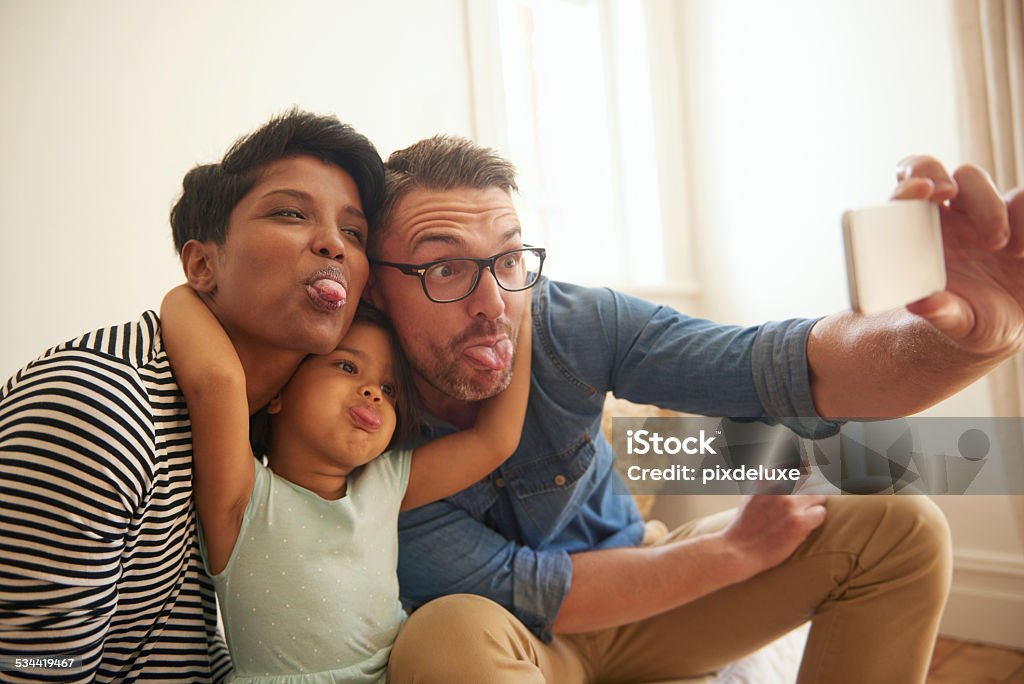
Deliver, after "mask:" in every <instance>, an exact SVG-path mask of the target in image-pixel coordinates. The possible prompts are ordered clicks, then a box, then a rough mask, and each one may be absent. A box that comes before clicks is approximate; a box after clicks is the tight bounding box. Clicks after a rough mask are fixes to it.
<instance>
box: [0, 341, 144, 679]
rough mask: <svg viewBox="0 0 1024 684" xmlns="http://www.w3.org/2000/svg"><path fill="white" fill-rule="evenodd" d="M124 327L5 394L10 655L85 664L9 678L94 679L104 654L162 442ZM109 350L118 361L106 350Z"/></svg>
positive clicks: (3, 589)
mask: <svg viewBox="0 0 1024 684" xmlns="http://www.w3.org/2000/svg"><path fill="white" fill-rule="evenodd" d="M116 331H117V329H116V328H113V329H108V331H107V332H108V334H109V335H110V338H109V339H107V340H91V341H90V342H91V343H92V344H90V346H89V348H83V347H82V346H80V345H75V344H73V343H69V344H68V345H62V347H58V348H56V349H55V350H53V351H51V352H50V353H49V354H48V355H46V356H44V357H42V358H40V359H38V360H37V361H35V362H34V363H33V364H31V365H30V366H28V367H27V368H26V369H24V370H23V371H21V372H20V373H19V374H18V375H17V376H15V377H14V378H12V379H11V380H10V381H9V382H8V383H7V385H6V386H5V387H4V390H3V393H2V394H0V656H3V657H4V658H5V659H8V658H14V657H21V658H24V657H72V656H75V657H77V658H78V659H79V660H78V662H79V663H81V665H82V667H81V668H79V669H78V670H77V671H75V672H73V673H72V672H68V671H58V670H46V671H39V672H37V673H35V674H33V673H32V672H31V671H21V670H19V671H17V672H11V671H8V672H3V673H2V674H0V676H2V677H3V678H4V679H5V680H7V679H10V678H12V677H13V676H15V675H17V676H31V678H32V679H34V680H39V681H45V680H46V679H47V678H52V679H53V680H60V681H91V680H92V679H93V677H94V675H95V674H96V671H97V668H98V667H99V665H100V661H101V658H102V657H103V654H102V650H103V645H104V642H105V639H106V638H107V634H108V630H110V629H111V620H112V618H113V616H114V614H115V610H116V608H117V603H118V589H117V587H118V582H119V581H120V579H121V577H122V573H123V571H124V569H123V568H122V551H123V549H124V547H125V544H126V539H127V538H128V537H129V535H131V534H133V521H134V514H135V512H136V511H137V510H138V509H139V507H140V505H141V504H142V501H143V499H144V497H145V496H146V492H147V491H149V488H150V483H151V481H152V478H153V463H154V450H155V440H156V436H155V434H154V421H153V416H152V415H151V414H152V411H151V409H150V404H149V401H148V399H147V396H146V392H145V388H144V387H143V386H142V383H141V381H140V379H139V375H138V372H137V370H136V369H135V368H133V367H132V365H131V364H130V363H127V362H126V361H125V359H124V358H123V357H124V356H128V357H129V358H130V357H131V356H132V355H133V354H132V353H131V352H132V351H133V350H130V349H122V348H120V347H122V346H123V345H125V344H130V342H129V341H128V340H130V338H131V336H128V335H125V336H123V338H119V337H118V336H117V335H116V334H115V333H116ZM97 342H98V344H97ZM108 344H113V345H115V349H111V350H110V351H114V352H116V354H118V356H114V355H110V354H106V353H103V351H101V350H103V347H105V346H107V345H108ZM97 347H99V348H100V349H99V350H98V349H97ZM126 352H127V353H126ZM119 356H120V357H121V358H119Z"/></svg>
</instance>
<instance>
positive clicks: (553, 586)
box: [398, 501, 572, 642]
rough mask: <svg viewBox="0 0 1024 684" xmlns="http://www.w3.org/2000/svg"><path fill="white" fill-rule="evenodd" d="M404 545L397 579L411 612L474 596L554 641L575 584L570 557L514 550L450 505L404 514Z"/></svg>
mask: <svg viewBox="0 0 1024 684" xmlns="http://www.w3.org/2000/svg"><path fill="white" fill-rule="evenodd" d="M399 540H400V545H399V548H400V553H399V559H398V575H399V580H400V582H401V587H402V602H403V604H404V605H405V607H406V609H407V610H410V611H411V610H415V609H416V608H418V607H419V606H421V605H423V604H424V603H426V602H427V601H430V600H431V599H434V598H437V597H439V596H443V595H446V594H457V593H465V594H477V595H479V596H484V597H486V598H489V599H491V600H492V601H495V602H496V603H498V604H500V605H502V606H504V607H505V608H507V609H509V610H510V611H511V612H512V614H513V615H515V616H516V617H517V618H519V620H520V621H521V622H522V623H523V624H524V625H525V626H526V627H527V628H528V629H530V630H531V631H532V632H533V633H534V634H536V635H537V636H538V637H540V638H541V639H542V640H544V641H545V642H548V641H551V638H552V631H551V628H552V625H553V624H554V622H555V618H556V617H557V615H558V611H559V609H560V608H561V606H562V601H564V600H565V596H566V594H567V593H568V592H569V586H570V585H571V583H572V561H571V560H570V558H569V554H568V553H566V552H565V551H561V550H556V549H552V550H536V549H532V548H530V547H528V546H523V545H521V544H516V543H515V542H512V541H510V540H509V539H506V538H505V537H504V536H502V535H501V534H499V533H497V532H495V531H494V530H491V529H490V528H488V527H487V526H485V525H484V524H483V523H481V522H479V521H477V520H475V519H474V518H473V517H471V516H470V515H469V514H468V513H466V511H464V510H462V509H460V508H458V507H457V506H454V505H453V504H451V503H448V502H445V501H441V502H438V503H434V504H430V505H428V506H424V507H422V508H418V509H415V510H412V511H407V512H405V513H403V514H402V515H401V516H400V519H399ZM438 549H445V553H443V554H439V553H437V550H438Z"/></svg>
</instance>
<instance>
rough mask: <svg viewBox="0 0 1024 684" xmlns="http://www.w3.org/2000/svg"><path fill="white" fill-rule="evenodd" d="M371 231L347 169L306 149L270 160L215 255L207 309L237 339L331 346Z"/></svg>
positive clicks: (306, 348)
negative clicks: (294, 154) (300, 152)
mask: <svg viewBox="0 0 1024 684" xmlns="http://www.w3.org/2000/svg"><path fill="white" fill-rule="evenodd" d="M366 236H367V223H366V219H365V217H364V216H363V211H362V204H361V202H360V199H359V191H358V189H357V187H356V184H355V181H354V180H352V177H351V176H350V175H349V174H348V173H347V172H346V171H344V170H342V169H341V168H340V167H338V166H335V165H334V164H328V163H326V162H323V161H321V160H319V159H315V158H313V157H308V156H294V157H287V158H284V159H279V160H277V161H274V162H271V163H269V164H267V165H266V166H265V167H264V169H263V173H262V174H261V176H260V179H259V181H258V182H257V183H256V184H255V185H254V186H253V188H252V190H250V191H249V192H248V194H246V195H245V197H243V198H242V200H241V201H240V202H239V203H238V204H237V205H236V206H235V208H234V210H232V212H231V217H230V220H229V224H228V233H227V239H226V240H225V243H224V244H223V245H221V246H220V247H218V248H217V250H216V254H215V255H214V256H213V257H212V259H213V261H214V262H215V263H214V269H215V280H216V282H215V283H214V286H215V287H214V289H213V290H212V291H211V292H210V298H209V299H208V301H209V302H210V307H211V308H212V309H213V311H214V312H215V313H216V314H217V317H218V318H219V319H220V321H221V323H222V324H223V325H224V327H225V329H227V330H228V332H229V334H230V335H231V336H232V339H233V340H234V342H235V344H236V346H238V345H239V344H243V345H249V346H255V347H256V348H257V349H267V350H271V351H275V350H276V351H280V350H289V351H296V352H301V353H310V352H312V353H320V354H324V353H327V352H330V351H331V350H332V349H334V348H335V346H336V345H337V344H338V341H339V340H340V339H341V337H342V335H343V334H344V332H345V331H346V330H347V329H348V326H349V324H350V323H351V322H352V316H353V315H354V313H355V310H356V305H357V304H358V303H359V298H360V295H361V294H362V291H363V287H364V286H365V285H366V279H367V277H368V275H369V266H368V264H367V259H366V252H365V244H366Z"/></svg>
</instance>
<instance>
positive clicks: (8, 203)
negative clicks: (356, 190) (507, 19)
mask: <svg viewBox="0 0 1024 684" xmlns="http://www.w3.org/2000/svg"><path fill="white" fill-rule="evenodd" d="M465 56H466V45H465V32H464V25H463V16H462V3H461V1H460V0H431V2H417V1H416V0H383V1H378V2H373V3H368V2H360V1H358V0H297V1H293V2H289V3H281V2H272V1H269V0H247V1H246V2H226V1H224V0H213V1H208V0H183V1H177V2H173V3H157V2H134V1H130V0H90V1H89V2H77V1H76V0H50V1H48V2H34V1H33V0H2V1H0V93H2V99H3V102H4V105H3V109H2V110H0V123H2V126H3V132H2V134H0V206H2V207H3V208H4V211H3V217H2V219H0V292H2V293H3V295H2V296H0V321H3V324H2V325H3V332H2V333H0V377H2V378H6V377H7V376H9V375H10V374H11V373H13V372H14V371H16V370H17V369H18V368H20V367H21V366H22V365H24V363H25V362H26V361H28V360H30V359H31V358H34V357H35V356H36V355H37V354H38V353H40V352H41V351H42V350H43V349H45V348H46V347H49V346H51V345H53V344H55V343H57V342H61V341H63V340H64V339H67V338H70V337H72V336H74V335H76V334H79V333H81V332H83V331H85V330H89V329H92V328H96V327H99V326H101V325H105V324H110V323H114V322H120V321H124V320H129V319H131V318H134V317H137V316H138V314H139V313H140V312H141V311H143V310H144V309H146V308H150V307H156V306H158V305H159V303H160V298H161V296H162V294H163V292H165V291H166V290H167V289H169V287H171V286H172V285H174V284H176V283H177V282H179V281H180V280H181V278H180V269H179V267H178V262H177V260H176V257H175V255H174V250H173V246H172V243H171V239H170V228H169V224H168V219H167V214H168V211H169V209H170V207H171V204H172V203H173V201H174V199H175V198H176V196H177V194H178V192H179V189H180V182H181V178H182V176H183V175H184V174H185V172H186V171H188V169H189V168H191V167H192V166H193V165H195V164H197V163H204V162H209V161H214V160H216V159H218V158H219V157H220V156H221V155H222V154H223V152H224V150H225V149H226V148H227V147H228V145H229V144H230V143H231V142H232V141H233V140H234V139H235V138H236V137H237V136H239V135H241V134H243V133H246V132H247V131H249V130H251V129H253V128H255V127H257V126H258V125H259V124H261V123H262V122H263V121H265V120H266V119H267V118H269V116H271V115H272V114H274V113H277V112H280V111H282V110H284V109H286V108H288V107H290V106H291V105H293V104H297V105H300V106H301V107H303V108H306V109H310V110H312V111H316V112H324V113H337V115H338V116H339V118H341V119H342V120H343V121H346V122H348V123H351V124H353V125H354V126H355V127H356V128H357V129H358V130H359V131H360V132H362V133H364V134H366V135H367V136H369V137H370V139H371V140H373V141H374V142H375V143H376V144H377V146H378V147H379V149H380V151H381V153H382V154H385V155H386V154H387V153H389V152H390V151H392V150H394V149H397V148H400V147H404V146H405V145H408V144H410V143H412V142H414V141H415V140H418V139H420V138H422V137H425V136H427V135H432V134H434V133H437V132H441V131H445V132H451V133H459V134H463V135H469V134H471V133H472V130H471V120H472V117H471V110H470V94H469V85H468V82H469V81H468V79H469V72H468V67H467V64H466V57H465Z"/></svg>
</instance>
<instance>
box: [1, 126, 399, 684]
mask: <svg viewBox="0 0 1024 684" xmlns="http://www.w3.org/2000/svg"><path fill="white" fill-rule="evenodd" d="M383 181H384V175H383V165H382V163H381V159H380V157H379V155H378V154H377V152H376V150H375V149H374V147H373V145H372V144H370V142H369V141H368V140H367V139H366V138H365V137H363V136H362V135H360V134H358V133H356V132H355V131H354V130H353V129H352V128H351V127H349V126H346V125H343V124H341V123H340V122H339V121H338V120H337V119H336V118H334V117H320V116H314V115H312V114H309V113H305V112H300V111H291V112H289V113H287V114H285V115H283V116H281V117H278V118H276V119H273V120H271V121H270V122H269V123H267V124H266V125H265V126H263V127H262V128H260V129H259V130H257V131H255V132H254V133H252V134H250V135H248V136H246V137H244V138H242V139H240V140H239V141H237V142H236V143H235V145H234V146H233V147H232V148H231V149H230V150H229V151H228V152H227V154H226V155H225V156H224V159H223V160H222V161H221V162H220V163H217V164H208V165H204V166H199V167H196V168H195V169H193V170H192V171H190V172H189V173H188V174H187V175H186V176H185V179H184V182H183V192H182V195H181V198H180V199H179V200H178V202H177V204H176V205H175V207H174V208H173V210H172V212H171V224H172V228H173V234H174V243H175V247H176V248H177V250H178V251H179V253H180V254H181V259H182V265H183V268H184V271H185V275H186V279H187V281H188V282H189V284H190V285H191V286H192V287H193V288H194V289H195V290H196V291H197V292H199V293H200V296H201V297H202V298H203V300H204V301H205V302H206V304H207V305H208V306H209V307H210V309H211V310H212V311H213V313H214V314H215V315H216V316H217V318H218V319H219V320H220V322H221V324H222V325H223V326H224V328H225V330H226V331H227V333H228V335H229V336H230V337H231V340H232V342H233V344H234V345H235V348H236V350H237V351H238V355H239V358H240V359H241V361H242V365H243V368H244V370H245V374H246V380H247V391H248V398H249V404H250V407H252V408H253V409H255V408H258V407H260V406H262V405H263V404H265V403H266V402H267V401H268V400H269V399H270V398H271V397H272V396H273V395H274V394H276V393H277V392H278V390H279V389H280V388H281V387H282V386H283V385H284V383H285V381H286V380H287V379H288V378H289V377H290V376H291V374H292V372H293V371H294V370H295V368H296V367H297V366H298V364H299V362H300V361H301V360H302V359H303V358H304V357H305V356H306V355H307V354H309V353H325V352H328V351H330V350H331V349H334V347H335V346H336V345H337V343H338V342H339V341H340V339H341V337H342V335H343V333H344V332H345V331H346V330H347V328H348V326H349V324H350V322H351V320H352V316H353V315H354V313H355V308H356V304H357V302H358V301H359V297H360V295H361V293H362V289H363V286H364V285H365V282H366V278H367V274H368V270H369V267H368V265H367V260H366V255H365V251H364V246H365V243H366V239H367V231H368V225H369V221H370V220H372V219H373V217H374V214H375V213H376V211H377V210H378V208H379V206H380V203H381V200H382V197H383V189H384V182H383ZM161 339H162V338H161V327H160V321H159V319H158V318H157V316H156V314H155V313H154V312H152V311H150V312H146V313H144V314H143V315H142V317H141V318H140V319H139V320H138V321H136V322H133V323H126V324H124V325H121V326H117V327H111V328H106V329H103V330H98V331H96V332H92V333H88V334H86V335H84V336H82V337H79V338H77V339H75V340H71V341H70V342H66V343H64V344H62V345H60V346H58V347H55V348H53V349H51V350H50V351H48V352H47V353H46V354H45V355H44V356H43V357H41V358H40V359H38V360H36V361H34V362H33V363H31V364H29V365H28V366H27V367H26V368H25V369H23V370H22V371H21V372H19V373H18V374H17V375H15V376H14V377H13V378H11V379H10V380H9V381H8V382H7V384H6V385H5V386H4V387H3V390H2V392H0V577H2V581H0V669H2V670H3V676H2V678H3V679H4V681H10V680H12V679H14V680H20V679H23V678H24V679H48V680H49V681H80V682H86V681H122V680H130V681H135V680H143V681H145V680H160V681H175V682H177V681H197V682H205V681H210V680H211V679H222V678H223V677H224V676H225V675H226V674H227V671H228V670H229V668H230V661H229V660H228V656H227V652H226V650H225V649H224V646H223V643H222V642H221V641H220V638H219V637H218V635H217V613H216V606H215V603H214V597H213V587H212V585H211V583H210V581H209V579H208V578H207V576H206V574H205V571H204V568H203V561H202V559H201V557H200V552H199V546H198V544H197V540H196V518H195V515H194V509H193V507H192V488H191V476H192V473H191V460H192V454H191V439H190V426H189V416H188V411H187V409H186V406H185V402H184V399H183V398H182V395H181V393H180V391H179V390H178V388H177V385H176V383H175V379H174V376H173V374H172V372H171V369H170V366H169V364H168V359H167V355H166V353H165V352H164V349H163V344H162V341H161ZM72 659H73V660H72Z"/></svg>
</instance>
